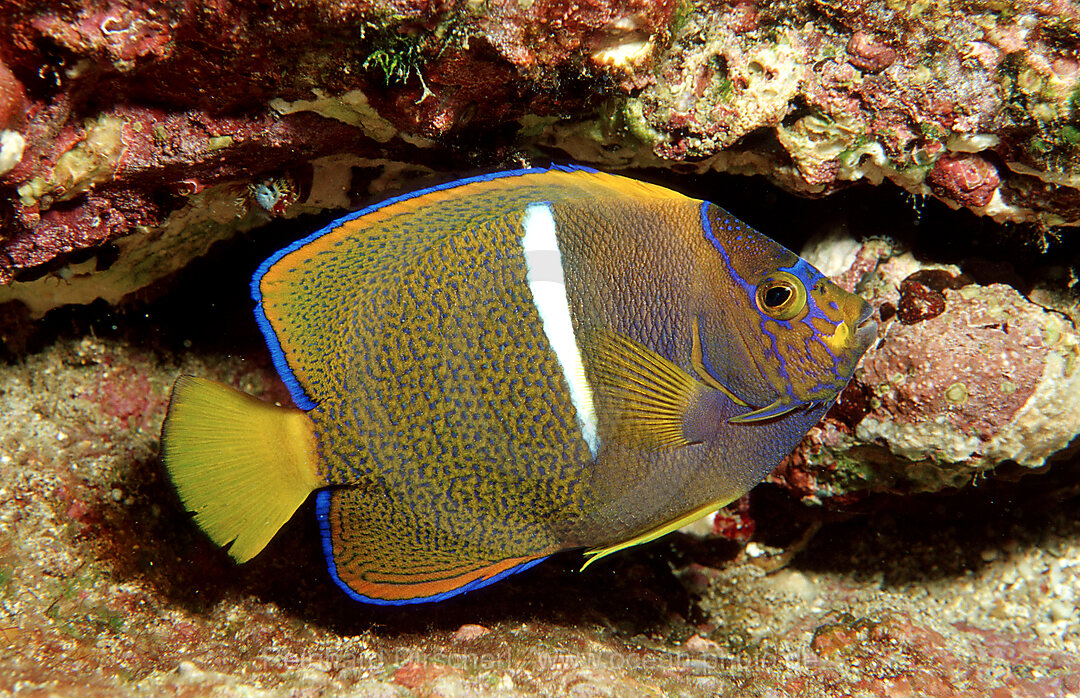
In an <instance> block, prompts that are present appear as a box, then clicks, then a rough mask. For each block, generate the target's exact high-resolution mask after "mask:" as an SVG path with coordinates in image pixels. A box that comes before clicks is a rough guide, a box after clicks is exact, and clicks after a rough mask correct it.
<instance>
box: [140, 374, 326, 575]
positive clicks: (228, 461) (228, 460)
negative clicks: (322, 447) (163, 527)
mask: <svg viewBox="0 0 1080 698" xmlns="http://www.w3.org/2000/svg"><path fill="white" fill-rule="evenodd" d="M313 429H314V427H313V425H312V423H311V420H310V419H309V418H308V416H307V415H306V414H304V413H303V412H301V411H300V410H297V409H293V408H284V407H276V406H274V405H271V404H269V403H267V402H263V401H262V400H259V399H257V398H254V397H252V396H250V395H247V394H246V393H242V392H240V391H239V390H234V389H233V388H230V387H229V386H227V385H222V384H221V383H215V382H214V381H209V380H205V379H203V378H195V377H194V376H180V377H179V378H178V379H177V380H176V384H175V385H174V386H173V392H172V400H171V401H170V402H169V412H168V414H167V415H166V416H165V424H164V426H162V428H161V450H162V458H163V460H164V461H165V468H166V469H167V470H168V471H169V477H170V478H172V481H173V485H175V486H176V490H177V492H179V494H180V499H181V500H182V501H183V502H184V506H185V507H187V508H188V510H189V511H191V512H192V513H194V514H195V522H196V523H197V524H199V527H200V528H202V530H203V531H205V532H206V534H207V535H208V536H210V538H211V539H212V540H213V541H214V542H215V543H217V544H218V545H226V544H228V543H230V542H231V543H232V545H231V546H230V547H229V555H231V556H232V557H233V558H234V559H235V560H236V561H237V562H245V561H247V560H250V559H251V558H253V557H255V555H257V554H258V553H259V551H261V550H262V549H263V548H264V547H266V544H267V543H269V542H270V539H271V538H273V537H274V534H275V533H277V531H278V529H279V528H281V527H282V526H283V525H284V524H285V522H286V521H288V520H289V519H290V518H291V517H292V515H293V513H294V512H295V511H296V509H297V508H298V507H299V506H300V505H301V504H303V503H304V500H305V499H307V496H308V495H309V494H310V493H311V491H312V490H314V489H316V488H319V487H322V486H325V485H326V484H327V483H326V481H325V479H324V478H323V477H321V476H320V475H319V472H318V459H317V456H316V451H315V434H314V431H313Z"/></svg>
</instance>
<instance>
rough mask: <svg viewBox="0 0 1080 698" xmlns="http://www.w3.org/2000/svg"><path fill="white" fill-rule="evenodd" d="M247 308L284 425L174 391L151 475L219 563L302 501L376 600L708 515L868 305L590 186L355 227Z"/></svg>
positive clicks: (336, 571)
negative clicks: (264, 348)
mask: <svg viewBox="0 0 1080 698" xmlns="http://www.w3.org/2000/svg"><path fill="white" fill-rule="evenodd" d="M252 294H253V297H254V299H255V301H256V318H257V320H258V323H259V326H260V328H261V329H262V331H263V334H264V335H265V337H266V340H267V344H268V346H269V348H270V351H271V354H272V356H273V359H274V363H275V365H276V367H277V369H278V371H279V373H280V374H281V377H282V379H283V380H284V382H285V383H286V385H287V386H288V388H289V390H290V392H291V393H292V397H293V400H294V402H295V404H296V406H297V408H298V409H291V408H278V407H272V406H268V405H265V404H264V403H259V401H257V400H254V399H253V398H250V397H249V396H245V395H242V394H238V393H236V392H235V391H233V390H232V389H231V388H227V387H224V386H219V385H217V384H213V383H211V382H209V381H204V380H201V379H195V378H190V377H181V379H180V380H179V381H178V383H177V387H176V389H175V390H174V394H173V399H172V402H171V405H170V410H169V415H168V417H167V419H166V424H165V427H164V429H163V452H164V461H165V464H166V467H167V469H168V470H169V472H170V475H171V476H172V479H173V481H174V483H176V485H177V489H178V491H179V493H180V496H181V498H182V499H183V501H184V502H185V504H186V505H187V506H188V508H189V509H191V510H192V511H193V512H194V513H195V514H196V521H197V522H198V523H199V524H200V525H201V526H202V527H203V528H204V529H205V530H206V531H207V533H208V534H209V535H210V536H211V538H213V539H214V540H215V541H216V542H218V543H219V544H229V543H231V547H230V553H231V554H232V555H233V557H235V558H237V559H238V560H240V561H243V560H245V559H248V558H250V557H251V556H253V555H254V554H256V553H257V552H258V551H259V550H260V549H261V548H262V547H263V545H265V543H266V542H267V541H268V540H269V538H270V537H272V536H273V534H274V533H275V532H276V530H277V529H278V528H279V527H280V526H281V525H282V524H283V523H284V522H285V521H286V520H287V519H288V518H289V517H290V516H291V515H292V513H293V512H294V511H295V509H296V508H297V507H298V506H299V505H300V504H301V503H302V502H303V500H304V499H305V498H306V497H307V496H308V495H309V494H310V493H311V492H312V491H316V497H317V499H316V509H317V513H318V518H319V524H320V528H321V531H322V536H323V545H324V550H325V552H326V557H327V561H328V565H329V569H330V573H331V576H332V577H333V578H334V580H335V581H336V582H337V583H338V584H339V585H340V586H341V587H342V589H343V590H344V591H345V592H346V593H347V594H348V595H350V596H351V597H352V598H354V599H357V600H359V601H364V602H369V603H380V604H404V603H417V602H423V601H437V600H440V599H444V598H447V597H449V596H453V595H455V594H458V593H461V592H463V591H468V590H470V589H474V588H477V587H480V586H484V585H486V584H490V583H492V582H494V581H496V580H498V579H501V578H503V577H505V576H506V575H508V574H512V573H514V572H518V571H521V570H523V569H526V568H528V567H530V566H532V565H534V564H536V563H537V562H539V561H540V560H542V559H544V558H545V557H547V556H549V555H552V554H554V553H556V552H559V551H562V550H567V549H574V548H585V549H586V551H587V552H586V555H587V556H588V557H589V562H590V563H591V562H592V561H593V560H595V559H596V558H599V557H602V556H604V555H606V554H609V553H611V552H614V551H616V550H619V549H622V548H625V547H628V546H631V545H636V544H639V543H642V542H645V541H648V540H652V539H653V538H656V537H658V536H660V535H663V534H665V533H667V532H669V531H671V530H674V529H675V528H677V527H679V526H681V525H683V524H685V523H688V522H690V521H692V520H694V519H696V518H698V517H700V516H703V515H705V514H707V513H709V512H710V511H713V510H715V509H717V508H719V507H721V506H723V505H724V504H727V503H728V502H730V501H732V500H734V499H736V498H738V497H739V496H741V495H742V494H744V493H745V492H746V491H748V490H749V489H750V488H751V487H753V486H754V485H755V484H756V483H758V482H759V481H760V480H761V479H763V478H764V477H765V476H766V475H767V474H768V473H769V472H770V471H771V470H772V469H773V468H774V467H775V466H776V465H777V464H778V463H779V461H780V460H781V459H782V458H783V457H784V456H785V455H787V454H788V453H790V452H791V450H792V449H794V447H795V446H796V445H797V444H798V442H799V440H800V439H801V438H802V437H803V436H804V435H805V433H806V431H807V430H808V429H809V428H810V427H811V426H813V425H814V424H815V423H816V422H818V421H819V420H820V418H821V417H822V416H823V415H824V413H825V412H826V411H827V410H828V408H829V407H830V406H831V405H832V403H833V402H834V401H835V399H836V396H837V394H838V393H839V392H840V390H841V389H842V388H843V387H844V385H845V384H846V383H847V381H848V380H849V378H850V377H851V374H852V372H853V371H854V368H855V364H856V363H857V361H858V359H859V357H860V356H861V355H862V353H863V352H864V351H865V350H866V348H867V347H868V346H869V343H870V341H871V340H872V338H873V336H874V325H873V322H872V321H871V320H870V313H871V311H870V307H869V306H868V305H867V304H866V303H865V302H864V301H862V300H861V299H859V298H858V297H857V296H854V295H852V294H849V293H847V292H845V291H843V290H842V289H840V288H839V287H837V286H836V285H834V284H832V283H831V282H830V281H828V280H827V279H826V278H825V277H823V276H822V275H821V273H820V272H818V271H817V270H816V269H814V268H813V267H812V266H810V265H809V264H808V263H807V262H805V261H804V260H802V259H800V258H799V257H798V256H797V255H795V254H794V253H792V252H790V251H788V250H786V249H785V248H783V247H782V246H780V245H779V244H777V243H776V242H774V241H772V240H770V239H769V238H767V237H765V236H763V235H761V234H760V233H758V232H756V231H754V230H753V229H752V228H750V227H749V226H747V225H745V224H743V223H742V222H740V221H738V220H737V219H735V218H734V217H732V216H730V215H729V214H727V213H726V212H725V211H723V210H722V209H720V208H718V207H716V206H715V205H713V204H710V203H707V202H702V201H698V200H695V199H690V198H687V197H685V196H683V195H681V194H678V193H676V192H674V191H671V190H669V189H665V188H663V187H659V186H656V185H652V184H646V183H642V182H638V181H635V180H632V179H627V178H624V177H619V176H615V175H610V174H604V173H600V172H596V171H593V170H589V169H585V168H563V167H553V168H551V169H529V170H518V171H510V172H501V173H495V174H491V175H484V176H479V177H473V178H469V179H463V180H458V181H455V182H450V183H448V184H445V185H441V186H437V187H432V188H429V189H424V190H421V191H418V192H413V193H410V194H406V195H403V196H400V197H396V198H393V199H390V200H388V201H385V202H383V203H381V204H377V205H375V206H372V207H369V208H366V209H363V210H361V211H358V212H356V213H354V214H351V215H348V216H345V217H344V218H342V219H340V220H337V221H335V222H334V223H331V224H330V225H329V226H327V227H326V228H324V229H322V230H320V231H318V232H316V233H314V234H312V235H310V236H308V237H306V238H304V239H302V240H299V241H298V242H296V243H294V244H292V245H290V246H288V247H286V248H285V249H283V250H281V251H279V252H278V253H276V254H274V255H272V256H271V257H270V258H269V259H267V260H266V261H265V262H264V263H263V264H262V265H261V266H260V267H259V269H258V270H257V271H256V273H255V275H254V277H253V279H252ZM230 415H232V417H231V419H232V420H233V422H235V426H228V424H227V423H229V419H230V417H229V416H230ZM252 415H257V416H258V419H256V418H255V417H254V416H252ZM241 502H242V505H241ZM587 564H588V563H587Z"/></svg>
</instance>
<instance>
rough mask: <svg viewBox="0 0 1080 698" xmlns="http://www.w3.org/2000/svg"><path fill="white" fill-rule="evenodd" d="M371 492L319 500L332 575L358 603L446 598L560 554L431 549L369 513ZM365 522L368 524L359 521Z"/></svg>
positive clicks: (328, 494) (322, 495)
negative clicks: (501, 555)
mask: <svg viewBox="0 0 1080 698" xmlns="http://www.w3.org/2000/svg"><path fill="white" fill-rule="evenodd" d="M370 496H371V495H370V493H368V492H365V491H364V489H363V488H356V487H344V488H339V489H330V490H322V491H320V492H319V493H318V495H317V498H316V512H317V515H318V519H319V528H320V530H321V532H322V540H323V552H324V553H325V555H326V562H327V566H328V568H329V571H330V576H331V578H333V580H334V582H335V583H337V585H338V586H339V587H340V588H341V589H342V591H344V592H345V593H346V594H347V595H348V596H349V597H351V598H352V599H354V600H356V601H360V602H363V603H370V604H377V605H382V606H398V605H405V604H416V603H429V602H434V601H442V600H444V599H447V598H450V597H451V596H457V595H458V594H463V593H466V592H469V591H473V590H475V589H480V588H482V587H485V586H487V585H489V584H493V583H495V582H497V581H499V580H501V579H504V578H506V577H508V576H510V575H512V574H516V573H518V572H523V571H525V570H527V569H529V568H530V567H532V566H533V565H536V564H537V563H539V562H541V561H543V560H544V559H545V558H547V557H548V556H549V555H551V554H552V553H554V552H556V549H555V548H554V547H551V548H548V549H544V550H540V551H537V552H536V553H533V554H528V555H518V556H514V557H506V558H502V559H497V558H496V559H490V558H491V555H477V554H476V552H475V551H471V550H469V549H468V548H467V547H465V548H462V549H460V550H453V549H434V548H435V547H438V546H433V547H432V548H425V547H423V546H422V545H420V544H419V542H418V541H414V540H410V536H409V535H408V533H409V532H408V531H396V530H395V529H394V526H393V525H390V526H381V525H379V524H377V523H376V522H374V521H372V520H371V519H370V518H368V517H367V516H365V515H363V514H362V512H367V511H368V510H369V507H370V506H372V505H373V503H372V502H370V501H365V497H370ZM377 516H378V515H377V514H376V518H377ZM361 521H363V522H364V523H367V524H368V525H358V522H361Z"/></svg>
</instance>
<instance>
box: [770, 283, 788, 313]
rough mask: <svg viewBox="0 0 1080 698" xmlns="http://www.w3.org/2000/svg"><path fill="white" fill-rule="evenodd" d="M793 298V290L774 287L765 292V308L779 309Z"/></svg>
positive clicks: (785, 287) (784, 287)
mask: <svg viewBox="0 0 1080 698" xmlns="http://www.w3.org/2000/svg"><path fill="white" fill-rule="evenodd" d="M790 298H791V289H790V288H788V287H787V286H773V287H772V288H770V289H769V290H767V291H765V306H766V307H769V308H779V307H780V306H782V305H783V304H784V303H787V302H788V300H789V299H790Z"/></svg>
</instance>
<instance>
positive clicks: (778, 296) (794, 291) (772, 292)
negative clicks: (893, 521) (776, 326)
mask: <svg viewBox="0 0 1080 698" xmlns="http://www.w3.org/2000/svg"><path fill="white" fill-rule="evenodd" d="M757 305H758V309H759V310H761V312H763V313H765V314H766V315H768V316H769V317H771V318H773V319H776V320H790V319H791V318H793V317H795V316H796V315H798V314H799V313H801V312H802V311H803V309H804V308H806V287H805V286H804V285H803V283H802V281H800V280H799V279H798V277H796V276H794V275H792V274H789V273H787V272H786V271H778V272H775V273H773V274H770V275H769V276H767V277H766V278H765V280H764V281H762V282H761V283H760V284H758V287H757Z"/></svg>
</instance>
